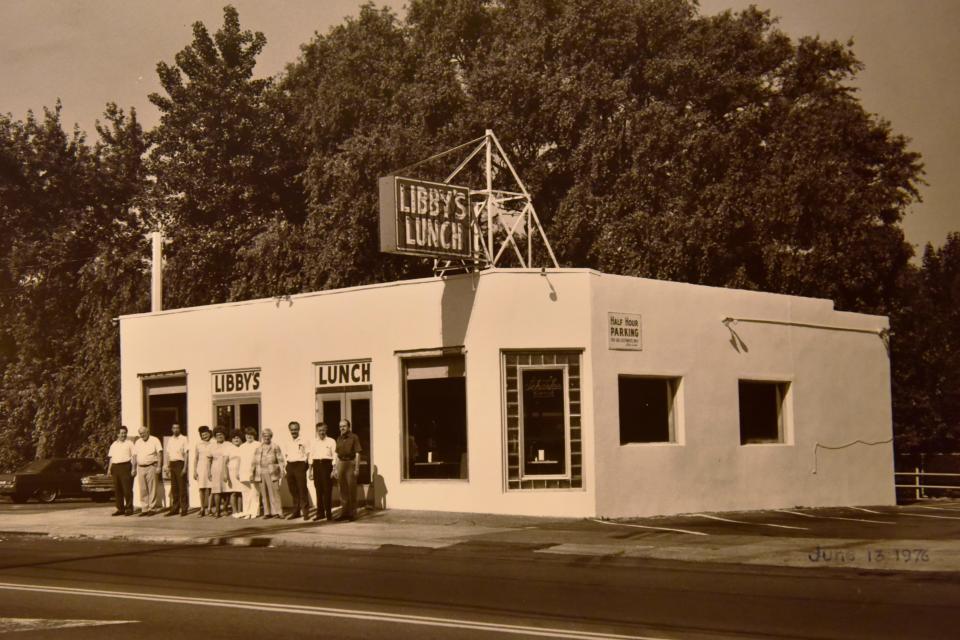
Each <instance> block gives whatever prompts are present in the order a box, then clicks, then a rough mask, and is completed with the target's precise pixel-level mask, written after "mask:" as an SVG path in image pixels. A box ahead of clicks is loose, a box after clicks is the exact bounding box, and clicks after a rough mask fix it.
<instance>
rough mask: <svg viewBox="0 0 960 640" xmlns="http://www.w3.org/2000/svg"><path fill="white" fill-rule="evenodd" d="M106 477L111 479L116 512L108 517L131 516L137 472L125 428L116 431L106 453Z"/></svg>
mask: <svg viewBox="0 0 960 640" xmlns="http://www.w3.org/2000/svg"><path fill="white" fill-rule="evenodd" d="M107 458H108V459H109V462H108V463H107V475H108V476H111V477H112V478H113V499H114V502H115V503H116V506H117V510H116V511H114V512H113V513H112V514H110V515H114V516H124V515H126V516H129V515H133V476H134V475H135V474H136V472H137V470H136V467H135V466H134V459H133V443H132V442H130V441H129V440H127V428H126V427H124V426H121V427H120V428H119V429H118V430H117V439H116V440H114V441H113V442H111V443H110V451H109V452H108V453H107Z"/></svg>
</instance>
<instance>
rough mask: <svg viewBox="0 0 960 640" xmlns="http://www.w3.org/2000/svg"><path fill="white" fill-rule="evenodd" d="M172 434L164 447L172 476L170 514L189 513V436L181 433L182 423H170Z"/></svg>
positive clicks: (169, 472)
mask: <svg viewBox="0 0 960 640" xmlns="http://www.w3.org/2000/svg"><path fill="white" fill-rule="evenodd" d="M170 433H171V436H170V437H169V438H167V444H166V446H165V447H164V449H165V451H164V457H165V458H166V463H167V465H166V466H167V474H168V475H169V476H170V511H168V512H167V515H168V516H175V515H177V513H179V514H180V515H181V516H185V515H187V510H188V509H189V508H190V502H189V499H188V498H187V454H188V451H189V445H188V443H187V437H186V436H185V435H182V434H181V433H180V425H179V424H176V423H174V424H172V425H170Z"/></svg>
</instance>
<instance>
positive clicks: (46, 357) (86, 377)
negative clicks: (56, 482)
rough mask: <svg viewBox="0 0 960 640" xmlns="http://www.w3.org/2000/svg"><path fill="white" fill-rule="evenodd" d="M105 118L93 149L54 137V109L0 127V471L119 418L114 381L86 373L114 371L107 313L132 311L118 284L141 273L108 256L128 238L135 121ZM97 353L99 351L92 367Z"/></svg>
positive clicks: (71, 137)
mask: <svg viewBox="0 0 960 640" xmlns="http://www.w3.org/2000/svg"><path fill="white" fill-rule="evenodd" d="M106 118H107V120H108V122H109V123H110V124H111V125H112V128H111V129H110V130H109V132H108V131H107V130H106V129H104V133H105V134H108V135H106V136H105V141H104V142H103V143H100V144H98V145H96V146H94V147H90V146H89V145H87V144H86V140H85V137H84V135H83V134H82V133H81V132H79V131H78V130H74V132H73V133H72V134H67V133H66V132H65V131H64V130H63V127H62V124H61V121H60V107H59V104H58V105H57V107H56V108H55V109H53V110H45V112H44V117H43V118H42V119H37V118H36V117H34V116H33V114H30V115H28V117H27V119H26V121H24V122H18V121H14V120H12V119H11V118H9V117H5V118H2V119H0V143H2V144H0V148H2V149H3V158H4V160H3V167H4V174H3V180H2V182H0V224H2V231H3V233H2V234H0V235H2V236H3V238H4V240H3V243H4V246H3V254H2V264H0V272H2V274H3V275H2V279H3V283H4V287H3V290H2V291H0V318H2V319H3V323H2V326H3V332H4V336H3V340H2V343H3V346H4V349H3V358H2V371H0V373H2V376H3V383H2V388H0V405H2V406H0V433H3V435H4V437H3V438H2V439H0V467H3V468H12V467H15V466H18V465H19V464H20V463H22V462H23V461H24V460H26V459H30V458H32V457H34V456H36V457H44V456H49V455H65V454H67V453H73V452H76V451H77V447H78V446H79V445H80V443H82V442H84V440H85V439H86V438H87V437H88V435H91V434H93V433H95V432H97V431H98V430H101V429H103V428H104V426H105V425H109V423H110V422H111V421H115V419H116V416H117V414H118V406H117V402H116V396H115V395H113V396H112V397H111V396H109V395H106V394H104V393H102V391H103V390H104V389H106V390H108V392H109V391H110V390H112V391H113V392H116V389H117V384H116V382H115V381H116V375H114V376H113V379H110V378H109V377H107V378H96V377H90V374H91V371H90V368H91V367H92V368H96V366H97V365H98V364H106V366H107V368H108V369H109V367H113V370H114V374H115V373H116V371H115V369H116V366H117V365H116V359H117V355H118V350H117V335H116V329H115V328H114V327H112V325H110V318H111V317H113V316H111V315H109V313H113V314H114V315H116V314H119V313H120V312H125V311H128V310H130V309H129V307H128V306H127V305H125V304H124V303H125V302H127V301H128V300H126V299H124V298H122V296H118V292H122V291H124V283H123V281H122V277H123V276H125V275H128V276H129V275H136V273H138V272H139V271H142V266H141V265H140V264H139V260H140V258H139V251H138V250H136V249H133V250H134V251H136V253H131V254H124V255H123V259H125V260H127V261H128V262H132V263H133V265H134V268H133V270H132V271H128V272H127V273H124V272H123V270H121V269H119V268H118V265H117V264H116V263H115V262H113V261H111V260H110V257H111V256H112V255H115V254H117V253H122V252H123V251H124V247H123V246H122V245H119V246H118V245H117V244H115V241H116V239H117V238H118V237H122V236H125V237H127V238H128V239H129V238H133V239H134V240H136V239H137V238H138V236H137V234H138V229H137V224H136V222H137V221H136V219H135V217H134V216H133V215H132V213H131V210H130V208H129V205H130V203H131V201H132V200H133V198H134V197H135V196H136V194H137V193H139V190H140V186H141V183H142V179H143V176H142V174H141V172H140V171H139V156H140V154H142V153H143V150H144V145H143V143H142V132H141V131H140V128H139V125H138V124H137V122H136V116H135V114H133V113H131V115H130V116H129V118H128V117H127V116H126V115H124V114H123V112H122V111H120V110H119V109H117V108H116V106H115V105H109V106H108V109H107V114H106ZM128 248H129V243H128ZM95 273H99V275H98V276H94V274H95ZM94 284H98V285H99V287H100V291H99V292H98V291H97V290H96V289H95V287H93V285H94ZM98 294H99V295H98ZM100 307H102V309H101V308H100ZM93 308H97V312H96V313H91V311H90V310H91V309H93ZM105 327H106V329H105ZM94 332H99V333H98V334H95V333H94ZM95 336H96V337H95ZM98 346H99V347H104V346H105V348H106V351H107V353H104V354H103V358H101V359H99V360H98V359H97V358H96V356H97V355H98V354H97V349H95V347H98ZM111 383H113V384H111ZM106 428H108V429H109V428H110V427H109V426H107V427H106Z"/></svg>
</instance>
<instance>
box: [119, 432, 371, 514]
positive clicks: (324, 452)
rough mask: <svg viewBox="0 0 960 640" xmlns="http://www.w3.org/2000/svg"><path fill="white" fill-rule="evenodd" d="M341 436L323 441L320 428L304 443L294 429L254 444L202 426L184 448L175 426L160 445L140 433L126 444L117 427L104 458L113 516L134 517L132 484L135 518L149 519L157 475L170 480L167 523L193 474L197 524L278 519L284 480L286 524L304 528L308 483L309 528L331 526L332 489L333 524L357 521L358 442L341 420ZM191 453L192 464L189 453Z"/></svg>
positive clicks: (184, 505)
mask: <svg viewBox="0 0 960 640" xmlns="http://www.w3.org/2000/svg"><path fill="white" fill-rule="evenodd" d="M339 427H340V435H339V437H338V438H336V439H334V438H332V437H329V436H328V435H327V425H326V424H324V423H323V422H319V423H317V425H316V437H315V438H314V439H313V440H312V441H310V442H307V441H306V440H304V439H303V438H301V435H300V423H299V422H296V421H293V422H290V423H289V425H288V426H287V428H288V430H289V432H290V440H289V441H288V442H286V443H284V444H283V445H278V444H276V443H274V442H273V432H272V431H271V430H270V429H263V431H262V432H261V433H260V440H259V441H258V440H257V432H256V430H255V429H252V428H249V427H248V428H246V429H244V431H243V433H242V434H241V433H240V432H234V433H233V434H229V439H228V434H227V432H226V430H224V429H222V428H220V427H217V428H215V429H213V430H212V431H211V429H210V428H209V427H207V426H201V427H200V428H199V429H198V431H199V434H200V441H199V442H197V443H196V444H195V446H193V447H190V445H189V441H188V440H187V438H186V436H184V435H183V434H181V432H180V426H179V425H177V424H174V425H173V426H172V427H171V436H170V437H169V438H167V442H166V445H165V446H164V445H161V444H160V441H159V440H158V439H157V438H156V437H155V436H151V435H150V430H149V429H148V428H147V427H140V429H139V434H140V437H139V439H137V440H136V441H134V442H131V441H130V440H128V439H127V428H126V427H120V429H119V431H118V433H117V439H116V440H115V441H114V442H113V443H111V445H110V450H109V453H108V457H109V466H108V468H107V473H108V474H110V475H111V476H112V477H113V486H114V496H115V500H116V511H114V513H113V515H114V516H119V515H132V514H133V478H134V477H136V478H137V481H138V483H139V489H140V502H141V505H142V510H141V512H140V515H141V516H149V515H152V514H154V513H156V512H158V511H160V510H161V509H157V508H155V506H154V505H156V504H157V503H158V491H159V490H160V488H159V487H160V484H161V483H160V477H161V469H163V468H166V469H167V472H168V475H169V477H170V508H169V510H168V511H167V514H166V515H167V516H174V515H177V514H178V513H179V514H180V515H181V516H185V515H187V512H188V509H189V498H188V494H187V489H188V479H189V477H190V475H191V474H190V470H191V469H192V472H193V473H192V477H193V481H194V483H196V485H197V487H198V488H199V490H200V514H199V515H200V517H204V516H207V515H211V516H213V517H216V518H219V517H221V516H223V515H225V514H226V513H227V512H228V511H229V512H231V514H232V516H233V517H234V518H256V517H263V518H280V517H283V508H282V505H281V502H280V486H281V483H282V482H283V480H284V478H286V481H287V488H288V490H289V491H290V495H291V497H292V498H293V511H292V512H291V513H290V515H288V516H287V518H288V519H293V518H301V517H302V518H303V519H304V520H309V516H310V513H309V512H310V496H309V492H308V490H307V481H308V479H309V480H312V481H313V484H314V488H315V490H316V496H317V505H316V506H317V508H316V513H315V515H314V518H313V519H314V520H321V519H322V518H324V517H325V518H326V519H327V520H333V504H332V495H333V483H334V481H336V482H337V483H338V484H339V490H340V501H341V504H342V507H343V508H342V511H341V514H340V518H339V519H340V520H354V519H355V518H356V491H357V473H358V471H359V466H360V453H361V451H362V449H361V446H360V440H359V438H358V437H357V435H356V434H355V433H353V431H352V430H351V426H350V421H349V420H346V419H344V420H341V421H340V424H339ZM191 452H192V460H191V456H190V453H191Z"/></svg>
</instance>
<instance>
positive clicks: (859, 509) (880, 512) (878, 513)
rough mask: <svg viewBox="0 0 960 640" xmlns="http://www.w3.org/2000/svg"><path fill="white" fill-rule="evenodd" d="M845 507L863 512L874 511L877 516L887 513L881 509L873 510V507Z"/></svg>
mask: <svg viewBox="0 0 960 640" xmlns="http://www.w3.org/2000/svg"><path fill="white" fill-rule="evenodd" d="M847 509H853V510H854V511H863V512H864V513H875V514H877V515H878V516H885V515H888V514H886V513H884V512H882V511H874V510H873V509H864V508H863V507H847Z"/></svg>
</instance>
